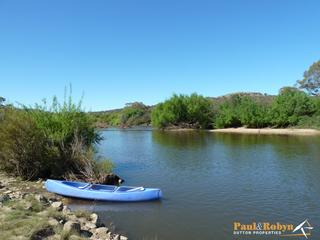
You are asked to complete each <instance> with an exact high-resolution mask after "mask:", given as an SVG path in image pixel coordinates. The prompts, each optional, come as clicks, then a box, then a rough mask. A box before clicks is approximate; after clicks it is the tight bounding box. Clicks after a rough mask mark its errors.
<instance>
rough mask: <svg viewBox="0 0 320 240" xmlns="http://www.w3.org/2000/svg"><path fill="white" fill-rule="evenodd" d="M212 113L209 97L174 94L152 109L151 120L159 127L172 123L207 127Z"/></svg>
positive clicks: (194, 94)
mask: <svg viewBox="0 0 320 240" xmlns="http://www.w3.org/2000/svg"><path fill="white" fill-rule="evenodd" d="M212 115H213V111H212V107H211V102H210V100H209V99H207V98H205V97H203V96H201V95H198V94H196V93H193V94H191V95H190V96H188V95H183V94H180V95H177V94H174V95H173V96H172V97H171V98H170V99H168V100H166V101H165V102H163V103H160V104H158V105H157V106H156V107H155V108H154V109H153V110H152V113H151V121H152V125H153V126H155V127H160V128H164V127H168V126H172V125H173V126H187V127H193V128H208V127H210V122H211V118H212Z"/></svg>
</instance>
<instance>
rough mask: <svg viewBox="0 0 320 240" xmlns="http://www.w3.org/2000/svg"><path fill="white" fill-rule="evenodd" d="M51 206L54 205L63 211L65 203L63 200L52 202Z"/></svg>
mask: <svg viewBox="0 0 320 240" xmlns="http://www.w3.org/2000/svg"><path fill="white" fill-rule="evenodd" d="M51 207H53V208H54V209H56V210H58V211H61V210H62V208H63V203H62V202H60V201H59V202H53V203H51Z"/></svg>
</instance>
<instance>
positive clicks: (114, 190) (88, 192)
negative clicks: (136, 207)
mask: <svg viewBox="0 0 320 240" xmlns="http://www.w3.org/2000/svg"><path fill="white" fill-rule="evenodd" d="M45 187H46V189H47V190H48V191H49V192H53V193H57V194H60V195H63V196H67V197H74V198H83V199H90V200H100V201H122V202H136V201H148V200H156V199H159V198H161V196H162V193H161V190H160V189H158V188H143V187H128V186H121V187H117V186H113V185H101V184H90V183H84V182H70V181H59V180H51V179H48V180H47V181H46V182H45Z"/></svg>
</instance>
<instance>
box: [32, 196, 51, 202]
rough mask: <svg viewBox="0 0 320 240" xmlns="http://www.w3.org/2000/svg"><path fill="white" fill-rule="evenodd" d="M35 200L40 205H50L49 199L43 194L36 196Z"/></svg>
mask: <svg viewBox="0 0 320 240" xmlns="http://www.w3.org/2000/svg"><path fill="white" fill-rule="evenodd" d="M34 198H35V199H36V200H37V201H38V202H40V203H43V204H48V203H49V201H48V199H47V198H46V197H45V196H43V195H42V194H36V195H35V196H34Z"/></svg>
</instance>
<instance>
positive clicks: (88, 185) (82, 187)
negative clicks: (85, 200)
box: [78, 183, 92, 189]
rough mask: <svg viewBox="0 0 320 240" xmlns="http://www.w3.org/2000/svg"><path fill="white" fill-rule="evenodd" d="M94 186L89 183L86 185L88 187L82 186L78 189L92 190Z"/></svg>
mask: <svg viewBox="0 0 320 240" xmlns="http://www.w3.org/2000/svg"><path fill="white" fill-rule="evenodd" d="M91 186H92V184H91V183H88V184H86V185H84V186H80V187H78V188H79V189H87V188H90V187H91Z"/></svg>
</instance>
